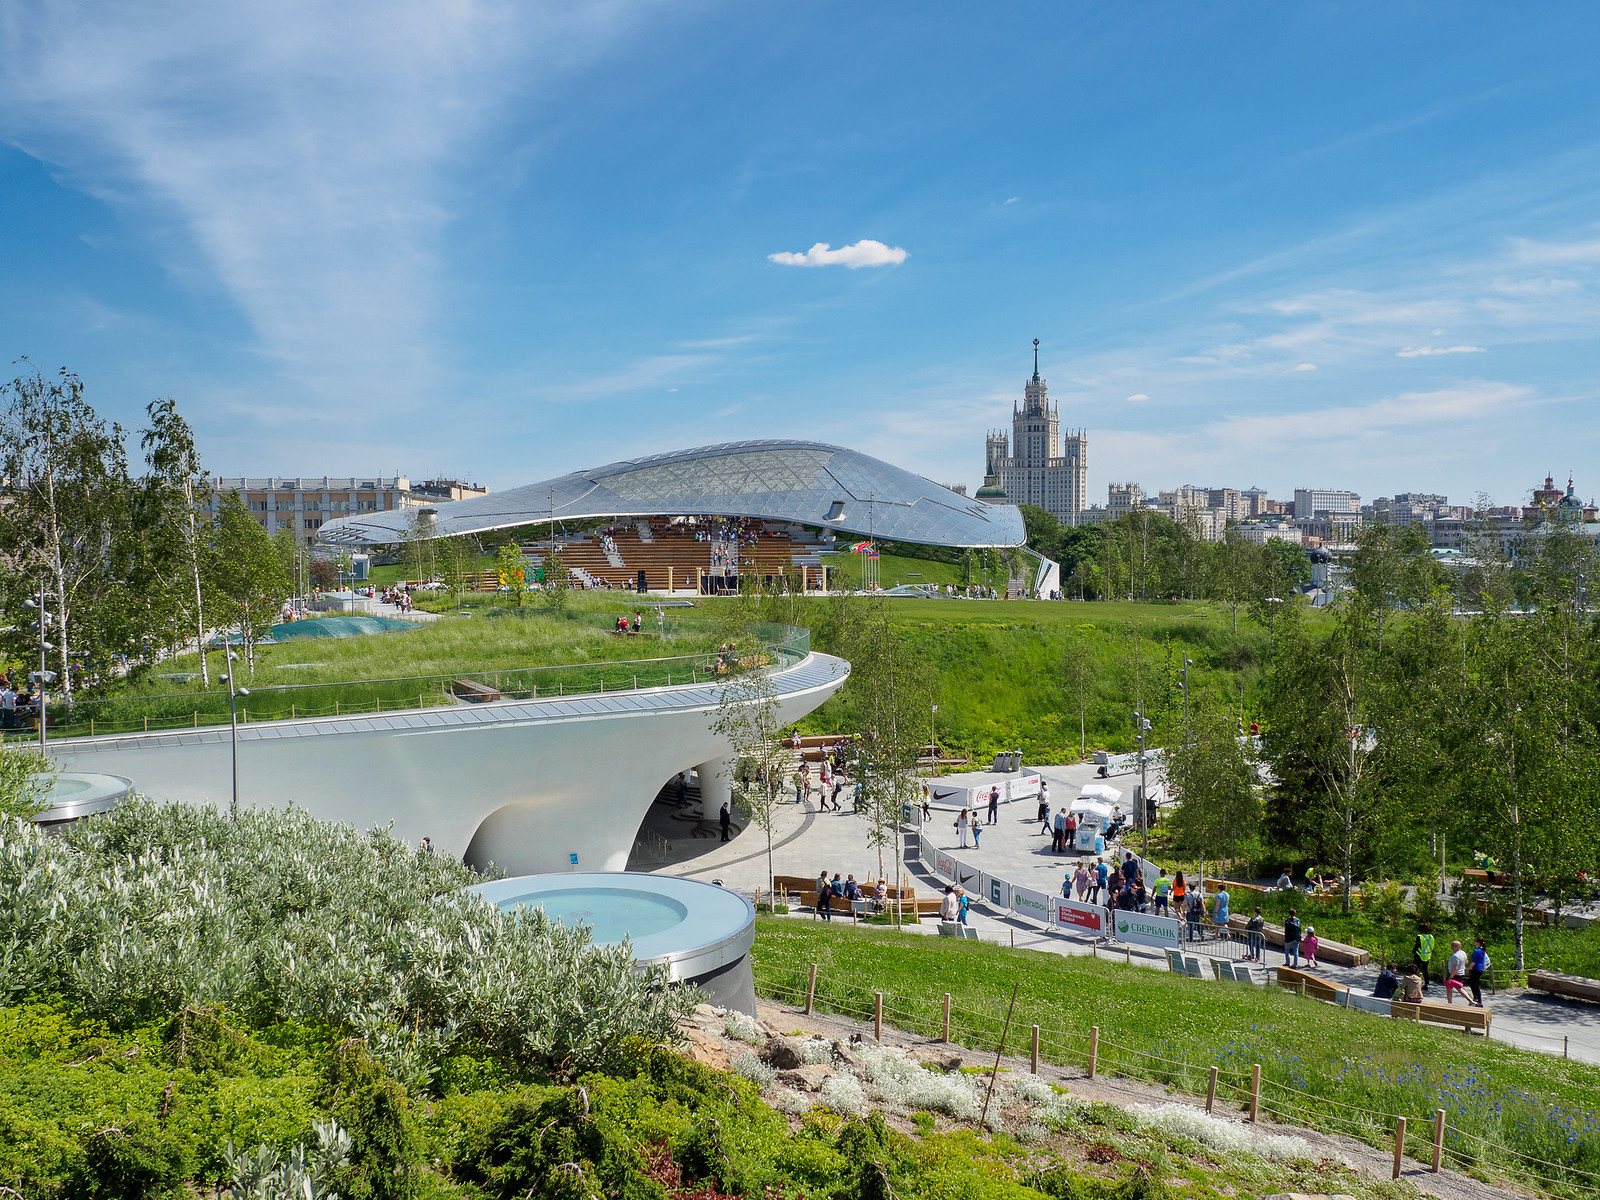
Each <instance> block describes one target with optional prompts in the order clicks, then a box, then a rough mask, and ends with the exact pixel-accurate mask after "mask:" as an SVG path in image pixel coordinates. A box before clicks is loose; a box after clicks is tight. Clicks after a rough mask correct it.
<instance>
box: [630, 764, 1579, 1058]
mask: <svg viewBox="0 0 1600 1200" xmlns="http://www.w3.org/2000/svg"><path fill="white" fill-rule="evenodd" d="M1038 770H1039V772H1040V774H1041V775H1042V776H1043V777H1044V778H1046V779H1047V780H1048V781H1049V783H1050V797H1051V807H1052V808H1059V807H1060V805H1061V803H1062V802H1064V801H1066V800H1068V799H1070V798H1072V797H1075V796H1076V795H1077V794H1078V789H1079V788H1080V787H1081V786H1082V785H1083V784H1085V783H1088V782H1090V781H1092V780H1094V778H1095V768H1094V767H1093V766H1092V765H1084V764H1073V765H1069V766H1060V767H1043V768H1038ZM1137 780H1138V776H1136V775H1132V776H1130V775H1119V776H1114V777H1113V778H1111V779H1110V780H1106V781H1102V782H1109V783H1110V784H1111V785H1112V786H1113V787H1116V788H1118V789H1119V790H1122V791H1123V792H1124V794H1125V798H1124V802H1123V809H1124V810H1125V811H1127V810H1130V809H1131V807H1132V803H1131V801H1132V797H1133V784H1134V783H1135V782H1137ZM1151 784H1152V787H1154V786H1155V780H1154V779H1153V778H1152V780H1151ZM850 800H851V790H850V789H849V788H846V789H845V791H844V793H843V794H842V795H841V797H840V803H841V805H842V807H843V809H844V811H843V812H840V813H835V812H833V811H831V810H830V811H827V812H821V811H818V809H817V807H816V795H815V793H813V795H812V798H811V799H810V800H809V801H808V802H807V803H806V804H804V805H798V804H795V803H793V802H792V801H791V802H786V803H784V804H783V805H781V806H780V810H779V815H778V821H777V824H776V827H775V828H774V830H773V838H772V843H773V848H772V873H773V874H776V875H799V876H805V877H809V878H812V879H815V878H816V876H817V873H818V872H819V871H821V870H824V869H826V870H827V872H828V873H829V874H830V875H831V874H833V872H835V871H838V872H840V873H842V874H846V875H848V874H854V875H855V877H856V878H857V879H865V878H867V877H869V876H871V877H874V878H875V877H876V876H877V873H878V863H879V855H878V851H877V850H876V849H875V848H873V847H871V846H870V845H868V843H867V825H866V822H865V820H864V819H863V818H861V817H859V816H857V815H856V814H855V813H853V812H852V811H851V802H850ZM657 807H658V808H659V807H661V806H659V805H658V806H657ZM1037 813H1038V805H1037V803H1036V802H1035V801H1032V800H1019V801H1015V802H1010V803H1005V804H1002V805H1000V813H999V820H998V822H997V823H996V824H994V825H989V826H985V828H984V831H983V834H982V838H981V845H980V848H978V849H971V848H968V849H966V850H964V851H959V853H960V855H961V858H962V861H963V862H968V863H973V864H976V865H979V866H982V867H983V868H984V869H986V870H990V871H992V872H993V873H994V874H996V875H998V876H1000V877H1001V878H1002V879H1006V880H1009V881H1010V882H1012V883H1014V884H1020V885H1021V886H1023V887H1029V888H1034V889H1036V890H1037V891H1041V892H1045V893H1047V894H1050V895H1055V894H1057V893H1059V891H1060V889H1061V883H1062V880H1063V879H1064V878H1065V876H1066V874H1067V872H1068V871H1069V869H1076V866H1077V863H1078V858H1079V856H1078V855H1075V854H1059V855H1058V854H1052V853H1051V852H1050V838H1049V837H1048V836H1047V835H1045V834H1041V833H1040V832H1039V823H1038V822H1037V821H1036V820H1035V819H1034V818H1035V816H1036V815H1037ZM954 820H955V817H954V813H953V812H950V811H948V810H940V809H938V808H935V809H934V810H933V818H932V820H931V821H930V822H929V826H928V828H929V831H930V833H931V834H933V835H934V836H935V842H936V844H937V845H938V847H939V848H941V849H953V848H955V847H956V846H957V840H956V835H955V829H954V827H953V824H954ZM685 824H692V822H690V821H685ZM765 841H766V839H765V837H764V836H763V835H762V833H761V832H760V830H757V829H749V830H745V831H743V832H741V833H740V834H739V835H738V836H737V837H735V838H734V839H733V840H732V841H730V842H727V843H719V842H716V841H713V840H712V839H711V838H705V839H704V840H703V841H700V842H699V843H698V844H696V845H693V846H690V845H686V844H680V843H674V853H673V855H672V857H673V858H674V859H675V860H678V861H673V862H671V863H669V864H668V865H665V866H660V867H657V868H655V869H656V870H658V871H659V872H661V873H663V874H669V875H681V876H686V877H691V878H696V879H705V880H708V881H709V880H717V881H719V882H720V883H722V884H723V885H724V886H725V887H730V888H734V889H736V890H738V891H741V892H744V893H746V894H754V892H755V891H756V889H757V888H760V889H762V890H763V891H764V890H765V889H766V887H767V878H768V876H767V850H766V845H765ZM1127 845H1128V848H1129V849H1137V848H1138V834H1137V833H1132V834H1130V835H1129V838H1128V840H1127ZM1084 857H1086V858H1087V859H1088V861H1093V856H1092V855H1089V856H1084ZM882 861H883V865H884V869H885V870H886V871H887V872H888V874H889V877H890V878H891V879H892V878H894V876H895V854H894V848H893V847H892V846H891V847H885V848H884V851H883V855H882ZM1069 864H1070V867H1069ZM901 869H902V870H903V871H904V872H905V874H906V875H907V876H908V877H910V878H911V882H912V885H913V886H915V887H916V888H917V889H918V894H919V895H937V894H939V893H940V892H942V891H943V888H944V885H943V883H941V882H939V881H938V880H936V879H934V878H933V877H932V876H931V875H929V874H927V873H926V871H925V870H924V869H923V867H922V866H921V864H920V863H918V862H916V861H915V860H913V859H912V858H910V856H907V857H906V859H905V862H904V864H903V866H902V868H901ZM1234 909H1235V911H1243V910H1242V908H1241V905H1240V904H1239V903H1236V904H1235V906H1234ZM791 919H795V920H807V921H809V920H813V919H814V917H813V916H812V915H811V914H810V913H809V912H808V913H804V914H794V915H793V916H792V918H791ZM836 919H842V920H848V918H836ZM971 920H972V923H973V925H974V926H975V927H976V928H977V930H978V933H979V936H980V938H982V940H984V941H989V942H996V943H1000V944H1005V945H1014V946H1017V947H1019V948H1026V949H1031V950H1043V951H1047V952H1049V953H1052V954H1063V955H1074V954H1082V955H1088V954H1098V955H1106V954H1112V955H1115V956H1116V957H1118V958H1125V959H1127V960H1129V961H1132V962H1134V963H1140V964H1143V965H1145V966H1149V967H1152V968H1154V969H1157V970H1163V971H1164V970H1166V969H1167V964H1166V960H1165V958H1164V957H1163V956H1162V954H1161V953H1160V952H1159V951H1157V950H1153V949H1149V948H1146V947H1138V946H1136V947H1131V948H1129V947H1125V946H1123V945H1122V944H1121V943H1115V942H1113V943H1106V942H1100V943H1096V942H1094V941H1093V940H1092V939H1089V938H1085V937H1078V936H1076V935H1072V934H1067V933H1063V932H1059V931H1056V930H1048V931H1047V930H1045V929H1042V928H1040V927H1039V926H1037V925H1035V924H1033V923H1032V922H1030V921H1024V920H1022V919H1020V918H1017V917H1014V916H1012V915H1010V914H1009V913H1004V914H1003V913H1000V912H997V911H996V910H993V909H990V908H988V907H987V906H985V905H982V904H979V905H977V906H975V907H974V908H973V910H972V915H971ZM904 928H905V932H907V933H913V932H915V933H917V934H919V935H923V936H934V935H936V934H937V932H938V929H937V926H936V925H935V924H934V923H933V922H924V923H922V924H920V925H912V926H905V927H904ZM1448 949H1449V948H1448V946H1446V947H1445V951H1446V952H1448ZM1282 961H1283V957H1282V954H1281V952H1276V951H1274V950H1272V949H1271V947H1268V950H1267V955H1266V965H1267V966H1269V967H1275V966H1277V965H1278V964H1279V963H1281V962H1282ZM1317 973H1318V974H1320V975H1323V976H1325V977H1327V978H1329V979H1333V980H1335V981H1337V982H1339V983H1343V984H1346V985H1348V986H1350V987H1354V988H1358V989H1359V990H1361V991H1364V992H1370V991H1371V990H1372V987H1373V985H1374V984H1375V983H1376V981H1377V975H1378V968H1377V966H1376V965H1374V966H1370V967H1339V966H1334V965H1327V966H1322V967H1319V968H1318V972H1317ZM1201 986H1204V985H1201ZM1439 993H1440V989H1439V988H1437V987H1435V988H1433V989H1431V990H1430V993H1429V994H1430V995H1435V994H1439ZM1490 1006H1491V1008H1492V1009H1493V1012H1494V1020H1493V1022H1492V1024H1491V1036H1492V1037H1493V1038H1494V1040H1495V1041H1503V1042H1506V1043H1508V1044H1511V1045H1516V1046H1521V1047H1523V1048H1525V1049H1530V1050H1541V1051H1544V1052H1546V1053H1549V1054H1555V1055H1558V1056H1559V1055H1561V1054H1562V1053H1563V1052H1565V1053H1566V1054H1567V1055H1568V1056H1569V1057H1571V1058H1575V1059H1582V1060H1584V1061H1587V1062H1592V1063H1596V1064H1600V1005H1593V1004H1585V1003H1583V1002H1581V1001H1569V1000H1561V999H1557V998H1555V997H1550V996H1545V995H1542V994H1540V993H1537V992H1531V991H1528V990H1526V989H1515V990H1511V991H1503V992H1498V993H1495V994H1494V996H1493V997H1491V999H1490ZM1381 1019H1382V1018H1379V1017H1374V1020H1381ZM1444 1032H1445V1030H1444V1029H1443V1028H1442V1027H1441V1033H1444ZM1563 1039H1565V1043H1563Z"/></svg>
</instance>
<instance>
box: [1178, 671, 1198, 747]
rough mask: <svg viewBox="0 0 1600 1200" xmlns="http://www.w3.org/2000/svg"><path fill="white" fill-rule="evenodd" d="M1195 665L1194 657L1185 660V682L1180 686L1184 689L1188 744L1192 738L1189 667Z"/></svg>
mask: <svg viewBox="0 0 1600 1200" xmlns="http://www.w3.org/2000/svg"><path fill="white" fill-rule="evenodd" d="M1192 666H1194V659H1192V658H1185V659H1184V660H1183V682H1182V683H1180V684H1179V685H1178V686H1179V687H1181V688H1182V689H1183V740H1184V743H1185V744H1187V743H1188V742H1190V741H1191V740H1193V739H1192V735H1191V734H1190V733H1189V668H1190V667H1192Z"/></svg>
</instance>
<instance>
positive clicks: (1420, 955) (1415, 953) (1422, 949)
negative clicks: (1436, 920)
mask: <svg viewBox="0 0 1600 1200" xmlns="http://www.w3.org/2000/svg"><path fill="white" fill-rule="evenodd" d="M1411 960H1412V961H1413V962H1415V963H1416V964H1417V974H1419V975H1420V976H1422V990H1423V991H1427V990H1428V964H1429V963H1431V962H1432V961H1433V927H1432V926H1431V925H1429V924H1428V923H1427V922H1423V923H1422V924H1421V925H1418V926H1417V940H1416V943H1415V944H1414V945H1413V946H1412V947H1411Z"/></svg>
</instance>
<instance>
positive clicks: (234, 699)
mask: <svg viewBox="0 0 1600 1200" xmlns="http://www.w3.org/2000/svg"><path fill="white" fill-rule="evenodd" d="M227 655H228V673H227V674H226V675H224V676H223V678H224V679H226V680H227V681H228V727H229V731H230V733H231V735H232V743H233V799H232V800H231V801H229V803H228V815H229V816H230V817H232V818H233V819H234V820H235V821H237V820H238V819H239V710H238V707H237V704H238V698H239V697H240V696H248V695H249V694H250V689H249V688H237V689H236V688H235V687H234V686H233V664H234V661H235V660H236V659H238V657H239V656H238V655H237V654H235V653H234V652H233V651H232V650H231V649H230V650H228V651H227Z"/></svg>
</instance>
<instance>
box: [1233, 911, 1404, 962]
mask: <svg viewBox="0 0 1600 1200" xmlns="http://www.w3.org/2000/svg"><path fill="white" fill-rule="evenodd" d="M1249 923H1250V918H1249V917H1247V916H1245V915H1244V914H1243V913H1233V914H1231V915H1230V916H1229V918H1228V930H1229V932H1231V933H1244V932H1246V930H1245V926H1247V925H1248V924H1249ZM1262 936H1263V937H1264V938H1266V941H1267V945H1269V946H1275V947H1277V948H1278V949H1279V950H1282V949H1283V926H1282V925H1273V924H1271V923H1270V922H1269V923H1268V925H1267V927H1266V929H1264V930H1262ZM1317 957H1318V958H1325V959H1327V960H1328V961H1329V962H1331V963H1338V964H1339V965H1340V966H1341V967H1364V966H1366V965H1367V964H1368V963H1369V962H1371V961H1372V956H1371V955H1370V954H1368V953H1367V952H1366V951H1365V950H1362V949H1361V948H1360V947H1358V946H1346V945H1345V944H1344V943H1343V942H1330V941H1329V940H1328V939H1327V938H1325V937H1322V936H1321V935H1318V937H1317Z"/></svg>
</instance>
